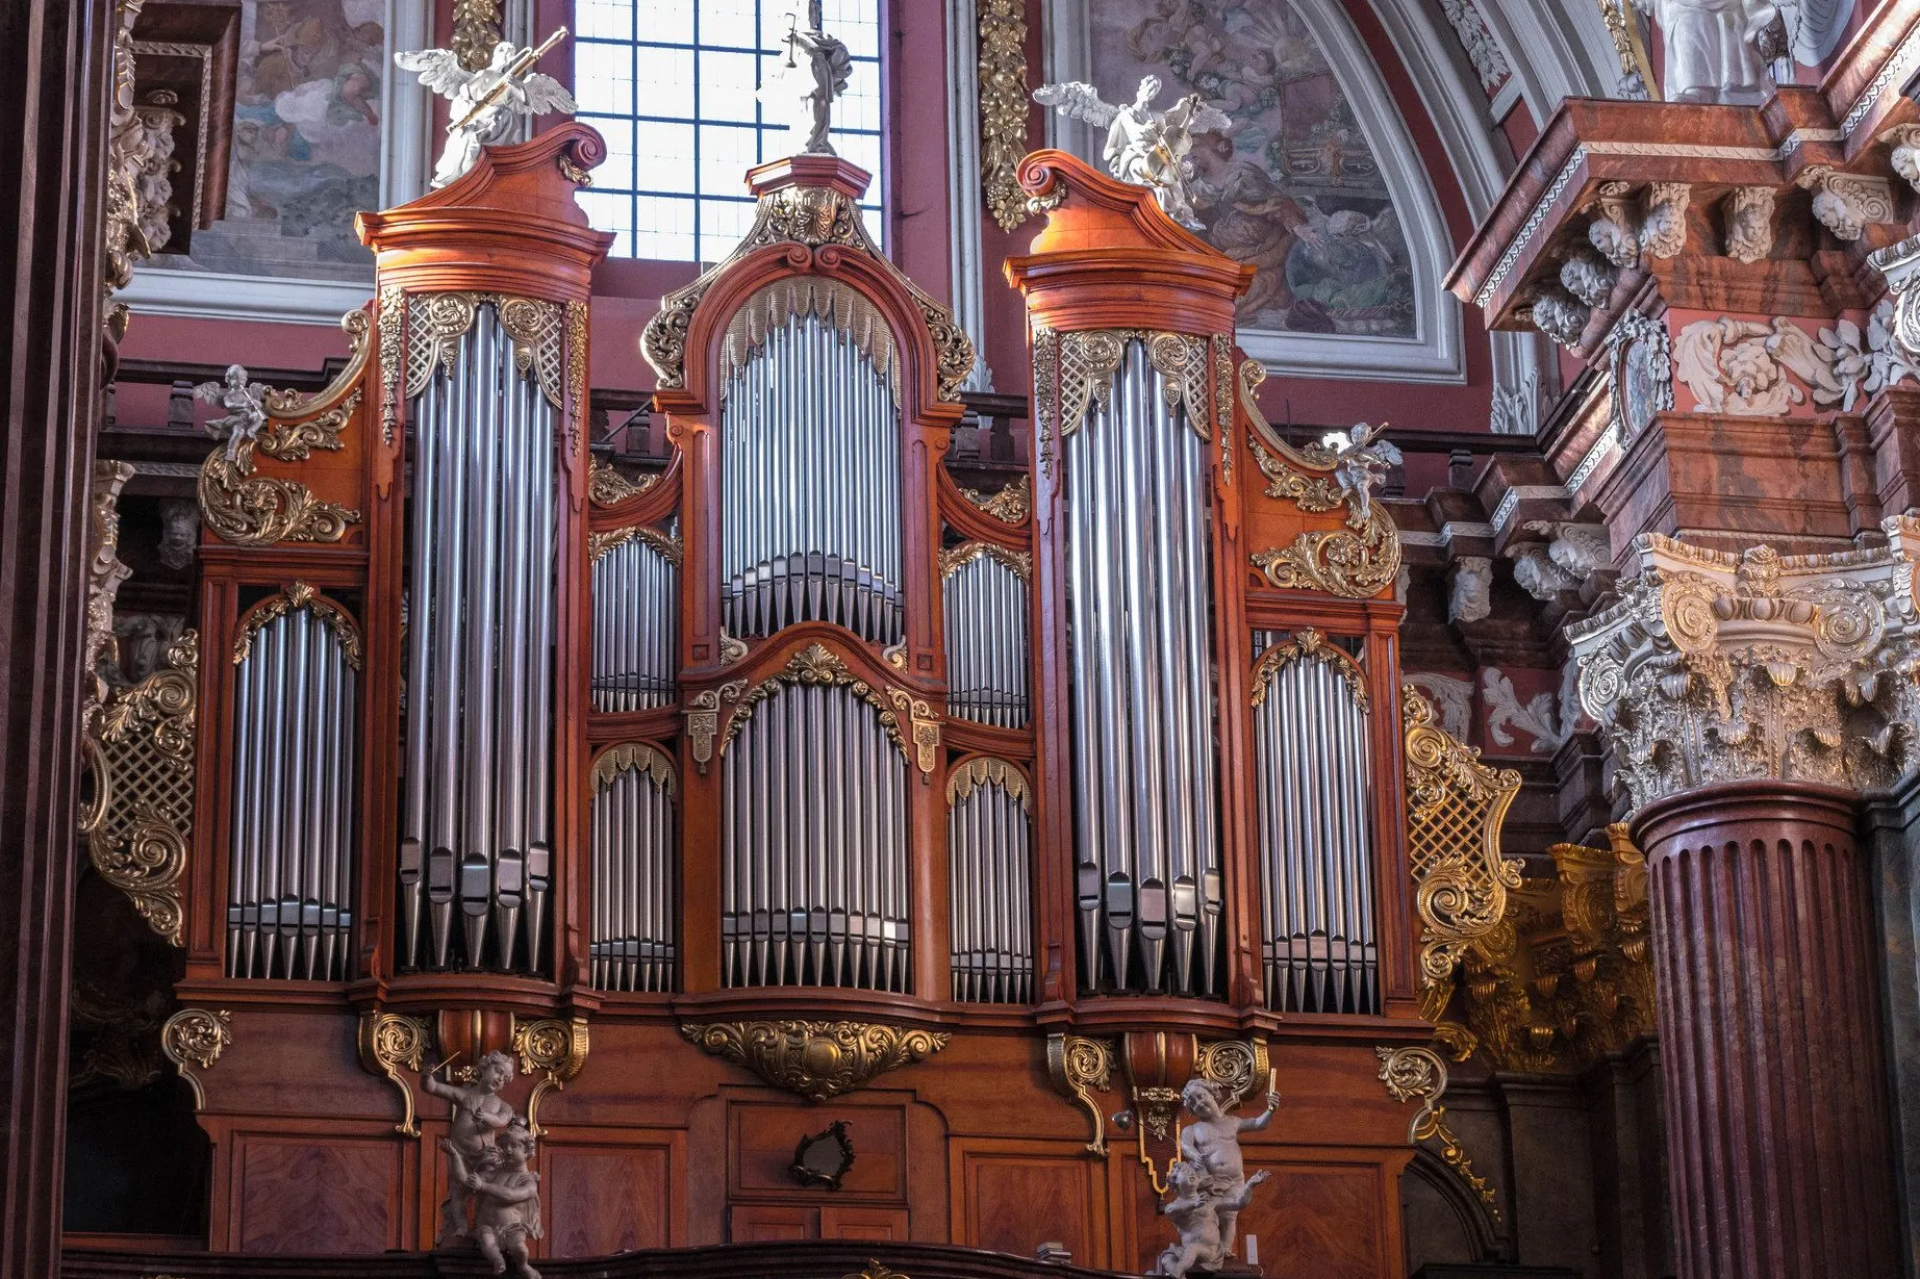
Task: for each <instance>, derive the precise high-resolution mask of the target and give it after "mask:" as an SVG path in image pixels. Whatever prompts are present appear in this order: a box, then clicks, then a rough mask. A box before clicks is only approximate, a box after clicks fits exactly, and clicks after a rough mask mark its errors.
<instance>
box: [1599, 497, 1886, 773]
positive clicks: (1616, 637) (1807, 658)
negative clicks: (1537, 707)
mask: <svg viewBox="0 0 1920 1279" xmlns="http://www.w3.org/2000/svg"><path fill="white" fill-rule="evenodd" d="M1883 527H1884V528H1885V529H1886V531H1887V535H1888V538H1889V545H1887V546H1884V547H1876V548H1873V549H1869V550H1860V551H1844V552H1840V553H1837V554H1828V555H1794V556H1782V555H1780V554H1779V553H1778V552H1776V551H1774V550H1773V549H1772V548H1771V547H1766V546H1760V547H1755V548H1753V549H1751V550H1748V551H1746V552H1745V553H1744V554H1742V555H1733V554H1729V553H1726V552H1722V551H1715V550H1707V549H1702V548H1699V547H1693V546H1689V545H1687V544H1685V543H1683V542H1680V541H1677V540H1675V539H1672V538H1667V537H1662V536H1660V535H1658V534H1648V535H1646V536H1644V537H1642V538H1641V539H1639V541H1638V542H1637V543H1636V550H1637V553H1638V555H1639V560H1640V571H1639V572H1638V573H1637V574H1636V575H1635V576H1633V577H1631V578H1629V579H1628V580H1626V581H1625V582H1623V583H1622V584H1621V586H1620V589H1619V600H1618V602H1617V603H1615V604H1614V605H1612V606H1611V607H1610V608H1607V609H1605V610H1604V611H1602V612H1600V613H1598V614H1596V615H1594V616H1593V617H1591V618H1588V619H1587V620H1585V621H1583V622H1580V623H1578V624H1576V625H1574V626H1572V627H1570V628H1569V629H1568V636H1569V638H1570V639H1571V640H1572V642H1573V649H1574V655H1575V658H1576V660H1577V661H1578V662H1579V664H1580V701H1581V705H1582V706H1584V707H1585V708H1586V711H1587V713H1588V714H1589V715H1592V716H1593V717H1594V718H1595V719H1596V720H1598V721H1599V722H1600V725H1601V727H1602V729H1603V731H1604V732H1605V733H1606V735H1607V737H1608V740H1609V742H1610V744H1611V746H1612V748H1613V753H1614V760H1615V766H1616V770H1617V772H1618V775H1619V777H1620V778H1621V780H1622V782H1623V783H1624V784H1625V786H1626V788H1627V791H1628V794H1629V796H1630V798H1631V800H1632V803H1633V806H1634V807H1635V808H1636V809H1637V808H1640V807H1642V806H1643V805H1646V804H1649V803H1652V802H1653V801H1655V800H1658V799H1662V798H1664V797H1666V796H1668V795H1673V794H1676V793H1678V792H1680V791H1684V790H1690V789H1692V788H1694V787H1698V786H1708V785H1712V784H1714V783H1717V782H1734V781H1752V780H1765V779H1777V780H1781V781H1797V782H1813V783H1818V784H1822V785H1829V786H1840V787H1845V788H1847V789H1850V790H1855V791H1862V792H1871V791H1880V790H1885V789H1887V788H1889V787H1891V786H1894V785H1895V784H1897V783H1898V782H1900V781H1901V780H1902V779H1903V778H1904V777H1905V776H1906V775H1907V774H1908V773H1909V772H1910V771H1911V769H1912V755H1913V749H1912V746H1911V744H1910V743H1909V741H1908V740H1907V739H1908V737H1909V736H1910V734H1911V731H1912V730H1911V728H1910V727H1908V726H1911V725H1913V724H1915V723H1916V722H1920V697H1917V695H1916V694H1917V690H1916V687H1915V683H1914V675H1915V670H1916V656H1917V654H1916V648H1915V643H1914V638H1913V637H1914V628H1915V616H1914V569H1915V562H1916V559H1917V558H1920V521H1914V520H1912V519H1910V518H1907V517H1894V518H1892V519H1889V520H1887V521H1886V522H1885V524H1884V525H1883Z"/></svg>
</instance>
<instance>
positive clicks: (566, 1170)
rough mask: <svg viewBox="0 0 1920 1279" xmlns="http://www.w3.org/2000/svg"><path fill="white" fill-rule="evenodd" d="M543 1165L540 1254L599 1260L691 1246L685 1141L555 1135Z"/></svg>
mask: <svg viewBox="0 0 1920 1279" xmlns="http://www.w3.org/2000/svg"><path fill="white" fill-rule="evenodd" d="M539 1159H540V1190H541V1206H542V1208H543V1210H544V1211H543V1216H544V1220H545V1225H546V1229H547V1239H546V1247H545V1250H544V1253H543V1255H545V1256H549V1257H597V1256H605V1255H607V1254H608V1253H615V1252H629V1251H634V1250H637V1249H642V1248H669V1247H675V1246H678V1245H680V1244H683V1243H685V1242H686V1225H685V1219H686V1181H687V1169H686V1146H685V1141H684V1139H683V1136H682V1134H680V1133H678V1132H658V1131H634V1130H625V1131H622V1130H619V1129H607V1128H601V1129H592V1130H588V1129H567V1130H562V1129H558V1128H555V1129H550V1130H549V1131H548V1134H547V1137H546V1138H545V1140H543V1141H542V1142H541V1143H540V1155H539Z"/></svg>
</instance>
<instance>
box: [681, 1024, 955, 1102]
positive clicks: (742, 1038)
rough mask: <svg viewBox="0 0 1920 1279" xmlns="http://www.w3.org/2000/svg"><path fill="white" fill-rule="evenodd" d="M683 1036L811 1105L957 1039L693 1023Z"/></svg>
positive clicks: (863, 1027) (869, 1030)
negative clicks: (800, 1097) (809, 1102)
mask: <svg viewBox="0 0 1920 1279" xmlns="http://www.w3.org/2000/svg"><path fill="white" fill-rule="evenodd" d="M680 1033H681V1034H682V1035H684V1036H685V1037H686V1038H687V1041H688V1042H689V1043H693V1044H696V1045H698V1046H699V1047H701V1048H703V1049H705V1050H706V1051H707V1052H709V1053H712V1054H713V1055H714V1056H716V1057H724V1058H726V1059H727V1060H728V1061H731V1062H733V1063H735V1064H736V1065H740V1066H745V1067H746V1068H747V1069H748V1070H751V1071H753V1073H755V1074H756V1075H759V1076H760V1077H761V1078H762V1079H764V1080H766V1081H767V1082H768V1083H770V1084H772V1085H773V1086H774V1087H776V1088H784V1089H786V1090H787V1091H788V1092H792V1093H796V1094H798V1095H799V1096H802V1097H805V1098H806V1099H807V1100H809V1101H825V1100H827V1098H829V1097H837V1096H839V1095H840V1094H842V1093H846V1092H852V1091H853V1090H854V1089H856V1088H859V1087H861V1086H863V1085H865V1084H867V1083H870V1082H872V1081H873V1079H874V1078H875V1077H876V1076H878V1075H880V1074H882V1073H884V1072H886V1071H890V1070H898V1069H899V1068H900V1067H902V1066H909V1065H912V1064H913V1063H914V1062H917V1061H922V1060H924V1059H925V1058H927V1057H930V1056H932V1055H933V1054H934V1053H936V1052H939V1051H940V1050H941V1049H942V1048H945V1047H946V1046H947V1043H948V1041H949V1040H950V1039H951V1038H952V1036H951V1035H949V1034H947V1033H946V1032H944V1031H932V1030H921V1029H919V1028H918V1027H907V1026H889V1025H885V1024H882V1023H873V1022H859V1021H734V1022H711V1023H692V1022H689V1023H686V1024H684V1025H682V1026H681V1027H680Z"/></svg>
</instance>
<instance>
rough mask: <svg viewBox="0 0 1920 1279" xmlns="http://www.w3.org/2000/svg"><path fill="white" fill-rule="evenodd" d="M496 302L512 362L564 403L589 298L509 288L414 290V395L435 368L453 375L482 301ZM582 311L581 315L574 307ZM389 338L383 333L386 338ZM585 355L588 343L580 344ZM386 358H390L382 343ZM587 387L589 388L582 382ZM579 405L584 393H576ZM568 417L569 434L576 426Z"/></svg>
mask: <svg viewBox="0 0 1920 1279" xmlns="http://www.w3.org/2000/svg"><path fill="white" fill-rule="evenodd" d="M488 305H491V306H492V307H493V308H494V313H495V314H496V315H497V316H498V317H499V321H500V328H501V331H502V332H504V333H505V334H506V335H507V339H508V341H509V342H510V343H511V344H512V347H513V367H514V369H515V370H516V371H518V372H519V374H520V376H522V377H529V376H531V377H532V378H533V379H534V381H535V382H536V383H537V384H538V385H539V387H540V393H541V394H542V395H544V396H546V398H547V402H548V403H550V404H552V405H553V406H554V407H555V408H564V407H565V406H566V403H567V398H568V396H569V395H570V394H571V393H572V390H573V388H572V386H571V385H570V384H571V382H572V381H573V377H574V372H575V370H574V369H573V368H572V367H571V361H570V359H569V358H568V355H567V352H566V351H565V350H564V349H563V348H564V347H565V346H567V345H570V344H571V337H572V332H573V329H574V327H575V326H576V324H577V325H578V326H579V327H580V328H581V331H582V333H583V334H584V331H585V324H586V319H585V315H586V312H585V304H584V303H578V302H569V303H566V304H565V305H564V306H563V305H562V304H561V303H558V302H547V301H543V300H541V299H539V298H525V297H516V296H514V295H512V294H505V293H476V292H458V291H450V292H445V293H413V294H409V295H407V299H406V307H405V313H406V335H407V337H406V381H405V385H404V388H403V389H404V392H405V394H406V395H407V396H408V397H409V398H411V397H413V396H416V395H419V394H420V393H421V392H423V391H425V390H426V389H427V383H428V382H429V381H431V380H432V379H433V375H434V371H435V370H436V369H442V370H445V372H446V373H447V375H448V376H449V377H451V376H452V375H453V371H454V369H453V366H454V362H455V361H456V360H458V359H459V357H460V339H461V338H463V337H465V336H466V335H467V332H468V330H470V329H472V328H473V322H474V320H475V318H476V317H477V316H478V315H479V314H480V308H481V307H482V306H488ZM576 308H578V309H579V311H580V316H579V318H578V319H577V320H576V317H575V315H574V311H575V309H576ZM383 340H384V338H383ZM578 345H579V349H580V359H581V360H583V361H584V359H585V354H586V344H585V342H584V341H582V342H580V343H579V344H578ZM381 358H382V359H383V360H384V359H385V358H386V351H385V349H384V347H383V349H382V351H381ZM583 390H584V388H583ZM573 401H574V403H575V404H576V405H577V404H579V402H580V396H578V395H574V396H573ZM577 430H578V427H577V425H576V423H575V422H574V421H572V420H569V422H568V423H567V432H568V436H569V439H571V438H572V437H573V435H574V434H575V433H576V432H577Z"/></svg>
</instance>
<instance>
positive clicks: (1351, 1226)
mask: <svg viewBox="0 0 1920 1279" xmlns="http://www.w3.org/2000/svg"><path fill="white" fill-rule="evenodd" d="M1411 1154H1412V1152H1411V1151H1405V1150H1382V1151H1366V1150H1351V1149H1349V1150H1312V1149H1305V1150H1301V1149H1290V1150H1286V1151H1284V1152H1278V1151H1276V1152H1272V1153H1269V1152H1268V1151H1264V1150H1262V1151H1254V1150H1249V1151H1248V1155H1249V1158H1248V1160H1247V1169H1248V1172H1249V1173H1251V1172H1252V1171H1253V1170H1254V1169H1255V1168H1264V1169H1265V1170H1266V1171H1267V1173H1268V1175H1269V1178H1270V1179H1269V1180H1268V1181H1267V1183H1266V1184H1265V1185H1263V1186H1259V1187H1256V1188H1255V1190H1254V1192H1253V1202H1252V1203H1251V1204H1250V1205H1248V1207H1247V1210H1246V1211H1245V1212H1243V1213H1241V1214H1240V1234H1241V1237H1242V1239H1243V1240H1244V1238H1245V1237H1246V1236H1247V1235H1249V1234H1251V1235H1254V1236H1257V1237H1258V1238H1259V1240H1260V1268H1261V1270H1262V1271H1263V1272H1264V1273H1265V1274H1267V1275H1268V1276H1270V1277H1271V1279H1296V1277H1297V1279H1308V1277H1309V1276H1311V1279H1398V1275H1399V1273H1401V1272H1400V1271H1399V1269H1398V1267H1399V1258H1400V1255H1401V1244H1400V1195H1399V1184H1400V1171H1401V1169H1402V1168H1404V1167H1405V1165H1406V1163H1407V1161H1408V1159H1410V1158H1411ZM1155 1237H1158V1236H1155ZM1168 1237H1171V1236H1170V1233H1169V1235H1168ZM1239 1251H1240V1253H1241V1254H1242V1256H1244V1255H1245V1248H1244V1246H1242V1247H1241V1248H1240V1249H1239ZM1156 1253H1157V1250H1156Z"/></svg>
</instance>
